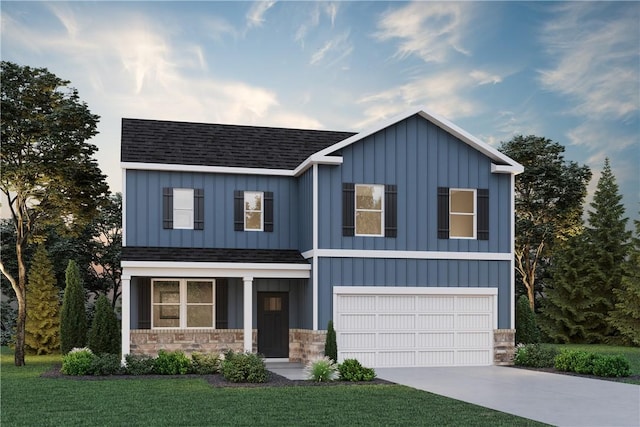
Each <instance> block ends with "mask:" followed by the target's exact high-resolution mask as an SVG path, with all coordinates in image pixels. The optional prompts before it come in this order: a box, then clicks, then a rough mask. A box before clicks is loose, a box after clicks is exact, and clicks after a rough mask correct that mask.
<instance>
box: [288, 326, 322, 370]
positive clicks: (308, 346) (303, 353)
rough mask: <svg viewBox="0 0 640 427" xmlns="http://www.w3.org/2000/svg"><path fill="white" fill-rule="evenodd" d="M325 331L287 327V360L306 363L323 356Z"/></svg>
mask: <svg viewBox="0 0 640 427" xmlns="http://www.w3.org/2000/svg"><path fill="white" fill-rule="evenodd" d="M326 336H327V331H312V330H310V329H289V361H291V362H302V363H307V362H309V361H310V360H314V359H317V358H320V357H323V356H324V343H325V341H326Z"/></svg>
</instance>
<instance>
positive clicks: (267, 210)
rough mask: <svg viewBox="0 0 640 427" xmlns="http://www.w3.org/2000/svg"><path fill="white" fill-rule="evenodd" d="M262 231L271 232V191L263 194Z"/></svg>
mask: <svg viewBox="0 0 640 427" xmlns="http://www.w3.org/2000/svg"><path fill="white" fill-rule="evenodd" d="M264 231H266V232H273V191H265V192H264Z"/></svg>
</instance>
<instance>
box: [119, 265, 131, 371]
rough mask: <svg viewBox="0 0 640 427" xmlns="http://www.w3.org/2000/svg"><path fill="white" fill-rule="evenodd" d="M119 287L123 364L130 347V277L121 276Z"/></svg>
mask: <svg viewBox="0 0 640 427" xmlns="http://www.w3.org/2000/svg"><path fill="white" fill-rule="evenodd" d="M120 285H121V286H122V294H121V298H122V300H121V306H122V361H123V362H124V356H125V355H127V354H129V352H130V345H131V341H130V340H131V307H130V305H131V277H130V276H128V275H127V276H125V275H124V274H123V275H122V278H121V283H120Z"/></svg>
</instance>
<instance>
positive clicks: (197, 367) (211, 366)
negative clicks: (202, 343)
mask: <svg viewBox="0 0 640 427" xmlns="http://www.w3.org/2000/svg"><path fill="white" fill-rule="evenodd" d="M219 371H220V359H219V357H218V355H217V354H202V353H193V354H192V355H191V372H193V373H194V374H198V375H211V374H217V373H218V372H219Z"/></svg>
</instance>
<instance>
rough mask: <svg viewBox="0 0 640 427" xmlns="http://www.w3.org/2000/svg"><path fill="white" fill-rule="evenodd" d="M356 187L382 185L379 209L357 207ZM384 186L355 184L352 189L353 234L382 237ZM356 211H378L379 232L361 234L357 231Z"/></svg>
mask: <svg viewBox="0 0 640 427" xmlns="http://www.w3.org/2000/svg"><path fill="white" fill-rule="evenodd" d="M358 187H382V200H381V203H380V205H381V207H380V210H377V209H358V197H357V194H358ZM384 191H385V186H384V185H383V184H355V186H354V190H353V197H354V201H353V234H354V236H363V237H384V208H385V206H384V198H385V197H384V194H385V192H384ZM358 211H360V212H380V234H361V233H358Z"/></svg>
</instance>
